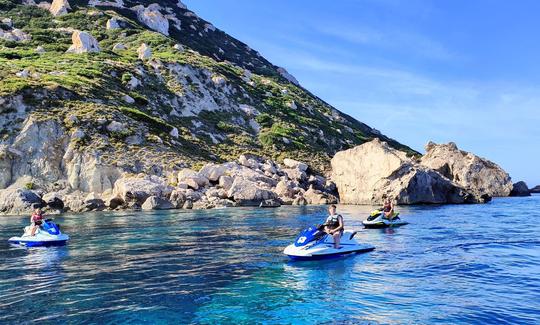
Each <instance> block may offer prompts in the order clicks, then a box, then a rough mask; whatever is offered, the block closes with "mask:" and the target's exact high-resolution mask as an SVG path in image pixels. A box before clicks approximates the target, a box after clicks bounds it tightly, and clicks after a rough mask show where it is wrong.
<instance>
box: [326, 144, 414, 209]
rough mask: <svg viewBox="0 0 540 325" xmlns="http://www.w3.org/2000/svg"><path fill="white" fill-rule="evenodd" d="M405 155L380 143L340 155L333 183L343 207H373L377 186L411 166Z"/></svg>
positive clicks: (363, 146) (334, 170) (350, 150)
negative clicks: (401, 168) (381, 181)
mask: <svg viewBox="0 0 540 325" xmlns="http://www.w3.org/2000/svg"><path fill="white" fill-rule="evenodd" d="M411 164H412V161H411V160H410V159H409V158H407V156H406V155H405V153H403V152H401V151H398V150H394V149H392V148H390V147H389V146H388V145H386V144H385V143H382V142H381V141H379V140H373V141H370V142H367V143H364V144H362V145H360V146H357V147H354V148H351V149H348V150H344V151H340V152H338V153H336V154H335V156H334V158H332V161H331V165H332V180H333V181H334V182H335V183H336V185H337V187H338V191H339V196H340V199H341V202H342V203H346V204H371V203H379V202H373V195H374V193H373V192H374V190H375V188H376V187H377V183H378V182H379V181H380V180H381V179H383V178H386V177H389V176H390V175H392V173H393V172H394V171H396V170H398V169H399V168H400V167H401V166H402V165H411Z"/></svg>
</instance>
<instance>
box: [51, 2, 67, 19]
mask: <svg viewBox="0 0 540 325" xmlns="http://www.w3.org/2000/svg"><path fill="white" fill-rule="evenodd" d="M68 10H71V7H70V6H69V2H68V1H67V0H54V1H53V2H52V4H51V6H50V7H49V11H50V12H51V14H52V15H53V16H55V17H57V16H63V15H65V14H67V13H68Z"/></svg>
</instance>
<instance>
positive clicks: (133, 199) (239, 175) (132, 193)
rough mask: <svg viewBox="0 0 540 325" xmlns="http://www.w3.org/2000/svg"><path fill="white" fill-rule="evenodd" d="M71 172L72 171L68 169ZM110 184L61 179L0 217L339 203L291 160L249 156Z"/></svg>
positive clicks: (133, 176)
mask: <svg viewBox="0 0 540 325" xmlns="http://www.w3.org/2000/svg"><path fill="white" fill-rule="evenodd" d="M109 125H110V124H109ZM102 168H107V166H102ZM71 169H73V167H70V168H68V170H71ZM298 175H302V176H301V177H299V176H298ZM58 177H60V175H58ZM32 179H33V178H29V179H28V180H27V179H25V182H26V181H30V180H32ZM107 179H109V178H107ZM110 180H111V184H110V185H108V186H103V187H101V190H98V191H95V192H90V193H86V192H84V191H81V190H80V188H79V187H71V184H73V185H77V184H78V183H74V182H70V181H66V182H65V186H64V188H63V189H61V190H59V191H58V190H56V191H49V192H48V193H42V194H41V195H42V198H41V196H40V195H38V194H35V195H34V196H31V195H32V194H28V196H31V198H28V199H22V201H24V202H26V201H28V202H29V203H28V204H26V203H24V202H22V203H20V204H19V205H20V206H21V207H20V208H19V207H15V208H13V207H12V206H2V205H1V204H2V202H1V200H0V209H1V213H4V214H11V213H13V214H20V213H30V212H31V209H30V206H31V205H32V204H33V203H39V204H40V206H43V207H46V206H47V207H48V208H47V209H50V210H51V211H71V212H86V211H101V210H105V209H107V210H125V209H131V210H168V209H211V208H221V207H235V206H253V207H264V208H271V207H279V206H281V205H306V204H330V203H337V202H338V198H337V196H336V195H335V194H336V193H335V185H334V184H333V183H332V182H330V181H328V180H327V179H326V178H324V177H323V176H321V175H314V174H310V172H309V167H308V165H307V164H304V163H302V162H299V161H295V160H287V163H286V164H285V163H283V164H279V163H277V162H275V161H272V160H269V159H264V158H261V157H257V156H253V155H241V156H240V157H239V159H238V160H237V161H231V162H226V163H222V164H217V163H208V164H206V165H204V166H203V167H202V168H201V169H200V170H199V171H195V170H193V169H189V168H184V169H181V170H179V171H178V172H175V173H172V174H171V173H169V174H164V175H162V176H155V175H154V176H153V175H147V174H129V173H123V174H120V173H119V174H118V175H116V176H115V178H114V179H113V178H110ZM327 184H329V186H327ZM93 188H96V186H94V187H93ZM43 192H45V191H43ZM3 193H6V195H11V194H9V193H10V192H8V191H7V190H3V191H2V190H0V195H2V194H3ZM32 193H34V192H32ZM10 197H11V196H10Z"/></svg>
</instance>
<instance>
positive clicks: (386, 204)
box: [384, 198, 391, 206]
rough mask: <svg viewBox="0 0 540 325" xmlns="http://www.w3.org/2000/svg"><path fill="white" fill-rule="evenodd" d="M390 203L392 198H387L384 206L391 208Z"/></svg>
mask: <svg viewBox="0 0 540 325" xmlns="http://www.w3.org/2000/svg"><path fill="white" fill-rule="evenodd" d="M390 203H391V201H390V198H386V199H385V200H384V206H389V205H390Z"/></svg>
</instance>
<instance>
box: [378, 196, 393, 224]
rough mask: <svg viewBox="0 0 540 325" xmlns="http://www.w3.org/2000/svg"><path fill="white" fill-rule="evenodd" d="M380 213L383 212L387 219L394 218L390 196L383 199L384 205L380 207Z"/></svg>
mask: <svg viewBox="0 0 540 325" xmlns="http://www.w3.org/2000/svg"><path fill="white" fill-rule="evenodd" d="M381 210H382V213H384V217H385V218H386V219H388V220H392V219H394V205H393V204H392V200H391V199H390V198H387V199H386V200H384V206H383V207H382V209H381Z"/></svg>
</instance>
